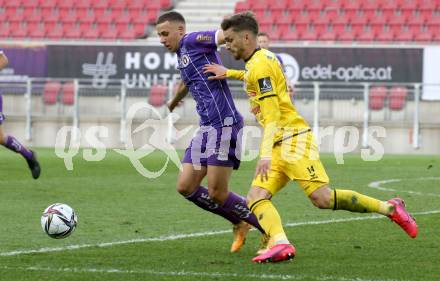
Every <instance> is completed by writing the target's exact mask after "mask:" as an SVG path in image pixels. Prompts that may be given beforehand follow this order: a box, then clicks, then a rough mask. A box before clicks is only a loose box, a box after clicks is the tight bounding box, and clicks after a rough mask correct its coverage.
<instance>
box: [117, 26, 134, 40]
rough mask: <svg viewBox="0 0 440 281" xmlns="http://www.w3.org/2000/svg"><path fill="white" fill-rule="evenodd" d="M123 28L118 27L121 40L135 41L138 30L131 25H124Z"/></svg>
mask: <svg viewBox="0 0 440 281" xmlns="http://www.w3.org/2000/svg"><path fill="white" fill-rule="evenodd" d="M123 26H124V27H123V28H120V27H119V26H118V34H119V36H118V37H119V38H121V39H125V40H133V39H136V36H137V34H136V30H135V28H134V27H133V26H130V25H123Z"/></svg>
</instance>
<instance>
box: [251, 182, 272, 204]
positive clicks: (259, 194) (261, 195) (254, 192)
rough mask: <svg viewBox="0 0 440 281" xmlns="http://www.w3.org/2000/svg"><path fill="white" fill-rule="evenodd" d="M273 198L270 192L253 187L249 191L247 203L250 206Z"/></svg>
mask: <svg viewBox="0 0 440 281" xmlns="http://www.w3.org/2000/svg"><path fill="white" fill-rule="evenodd" d="M271 198H272V194H271V193H270V192H269V191H268V190H266V189H264V188H261V187H258V186H253V187H252V188H251V189H250V190H249V192H248V194H247V196H246V203H247V204H248V205H249V204H252V203H253V202H256V201H258V200H261V199H271Z"/></svg>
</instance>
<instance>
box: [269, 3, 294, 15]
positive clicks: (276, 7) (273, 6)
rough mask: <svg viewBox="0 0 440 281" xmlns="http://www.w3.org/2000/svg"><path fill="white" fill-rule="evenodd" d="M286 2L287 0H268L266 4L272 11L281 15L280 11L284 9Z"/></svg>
mask: <svg viewBox="0 0 440 281" xmlns="http://www.w3.org/2000/svg"><path fill="white" fill-rule="evenodd" d="M288 2H289V1H288V0H279V1H270V2H269V3H268V4H269V7H270V10H271V11H272V13H274V12H275V13H276V14H279V15H281V14H282V12H285V11H286V8H287V5H288Z"/></svg>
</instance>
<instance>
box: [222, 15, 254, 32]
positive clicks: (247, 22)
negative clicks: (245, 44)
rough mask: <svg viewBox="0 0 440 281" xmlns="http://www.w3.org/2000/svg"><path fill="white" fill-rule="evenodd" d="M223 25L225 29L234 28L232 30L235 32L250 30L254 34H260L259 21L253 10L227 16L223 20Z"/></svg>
mask: <svg viewBox="0 0 440 281" xmlns="http://www.w3.org/2000/svg"><path fill="white" fill-rule="evenodd" d="M221 26H222V29H223V30H228V29H229V28H232V30H233V31H235V32H240V31H243V30H248V31H251V32H252V33H253V34H254V35H257V34H258V22H257V20H256V19H255V15H254V14H253V13H252V12H243V13H239V14H235V15H232V16H231V17H229V18H225V19H224V20H223V21H222V24H221Z"/></svg>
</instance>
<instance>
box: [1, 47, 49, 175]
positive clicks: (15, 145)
mask: <svg viewBox="0 0 440 281" xmlns="http://www.w3.org/2000/svg"><path fill="white" fill-rule="evenodd" d="M8 62H9V61H8V58H7V57H6V55H5V53H4V52H3V51H1V50H0V71H1V70H2V69H3V68H5V67H6V66H7V65H8ZM4 120H5V116H4V115H3V97H2V95H1V93H0V144H1V145H3V146H4V147H6V148H7V149H9V150H12V151H14V152H16V153H20V154H21V156H23V157H24V159H26V161H27V164H28V166H29V169H30V170H31V173H32V177H33V178H34V179H38V177H39V176H40V173H41V168H40V164H39V163H38V161H37V158H36V156H35V153H34V152H33V151H32V150H29V149H27V148H26V147H24V146H23V145H22V144H21V143H20V142H19V141H18V140H17V139H16V138H14V137H13V136H11V135H8V136H5V135H4V134H3V129H2V126H1V125H2V123H3V121H4Z"/></svg>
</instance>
